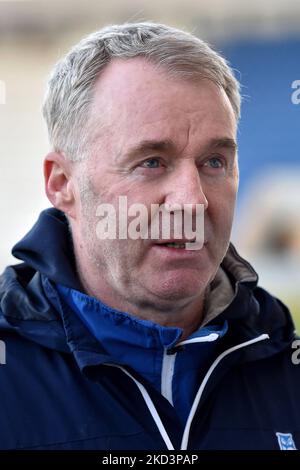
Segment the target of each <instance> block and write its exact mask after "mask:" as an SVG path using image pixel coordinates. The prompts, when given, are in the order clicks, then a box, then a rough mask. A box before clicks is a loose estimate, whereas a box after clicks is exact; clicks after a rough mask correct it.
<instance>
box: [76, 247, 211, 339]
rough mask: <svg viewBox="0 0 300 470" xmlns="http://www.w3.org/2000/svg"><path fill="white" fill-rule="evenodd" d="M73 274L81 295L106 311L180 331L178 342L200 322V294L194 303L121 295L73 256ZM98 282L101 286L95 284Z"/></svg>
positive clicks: (181, 300)
mask: <svg viewBox="0 0 300 470" xmlns="http://www.w3.org/2000/svg"><path fill="white" fill-rule="evenodd" d="M76 259H77V271H78V275H79V278H80V281H81V284H82V287H83V291H84V292H85V293H86V294H87V295H89V296H92V297H95V298H96V299H98V300H100V301H101V302H103V303H105V304H106V305H108V306H109V307H111V308H113V309H116V310H120V311H123V312H128V313H129V314H131V315H133V316H135V317H137V318H140V319H142V320H148V321H151V322H153V323H157V324H159V325H161V326H167V327H176V328H181V329H182V330H183V334H182V336H181V338H180V340H181V341H182V340H184V339H186V338H187V337H188V336H190V335H191V334H192V333H193V332H194V331H196V330H197V329H198V328H199V326H200V324H201V323H202V320H203V310H204V300H205V296H204V293H203V294H202V295H201V296H198V297H197V298H196V299H176V300H174V299H161V298H158V297H156V296H154V295H153V294H150V295H147V293H146V295H145V293H144V294H143V295H142V296H141V295H135V293H134V292H130V290H129V289H124V295H123V292H122V291H120V290H118V291H116V289H114V288H113V287H112V286H111V285H110V284H109V283H108V282H107V281H105V280H104V279H103V276H101V273H100V269H101V268H100V267H99V266H97V267H95V266H94V267H92V268H91V265H90V264H88V266H87V265H86V263H84V262H82V261H83V260H82V259H80V256H76ZM99 279H101V282H99Z"/></svg>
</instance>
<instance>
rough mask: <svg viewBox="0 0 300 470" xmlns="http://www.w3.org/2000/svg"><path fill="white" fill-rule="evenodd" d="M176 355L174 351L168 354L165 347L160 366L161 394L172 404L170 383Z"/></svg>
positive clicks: (171, 383)
mask: <svg viewBox="0 0 300 470" xmlns="http://www.w3.org/2000/svg"><path fill="white" fill-rule="evenodd" d="M176 356H177V353H176V352H175V353H173V354H170V353H169V354H168V350H167V348H165V350H164V355H163V361H162V367H161V394H162V396H163V397H165V398H166V399H167V400H168V401H169V402H170V403H171V405H172V406H174V405H173V390H172V385H173V375H174V368H175V361H176Z"/></svg>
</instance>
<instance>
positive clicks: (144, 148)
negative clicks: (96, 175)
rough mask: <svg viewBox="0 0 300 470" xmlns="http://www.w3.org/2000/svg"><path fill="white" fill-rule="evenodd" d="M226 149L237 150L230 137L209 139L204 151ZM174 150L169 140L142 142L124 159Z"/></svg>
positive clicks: (127, 153)
mask: <svg viewBox="0 0 300 470" xmlns="http://www.w3.org/2000/svg"><path fill="white" fill-rule="evenodd" d="M220 147H222V148H228V149H231V150H234V151H236V150H237V143H236V141H235V140H234V139H232V138H230V137H221V138H214V139H211V140H210V141H209V142H208V143H207V145H206V146H205V148H206V150H207V149H210V148H220ZM175 148H176V146H175V144H174V143H173V141H172V140H170V139H164V140H147V139H146V140H142V141H141V142H139V143H138V144H137V145H135V146H133V147H131V148H130V149H129V150H128V151H127V152H126V154H125V155H124V157H125V158H126V159H129V158H134V157H136V156H137V155H140V154H145V153H147V152H150V151H151V152H153V151H156V152H157V151H159V152H167V151H172V150H173V151H174V150H175Z"/></svg>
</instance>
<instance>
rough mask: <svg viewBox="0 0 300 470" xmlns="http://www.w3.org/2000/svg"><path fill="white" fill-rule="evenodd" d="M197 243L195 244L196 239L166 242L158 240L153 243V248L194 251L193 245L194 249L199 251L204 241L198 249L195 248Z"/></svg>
mask: <svg viewBox="0 0 300 470" xmlns="http://www.w3.org/2000/svg"><path fill="white" fill-rule="evenodd" d="M198 243H199V242H197V240H196V239H194V240H166V241H162V240H160V241H158V242H157V243H155V246H158V247H160V248H170V249H173V250H186V251H194V250H193V245H194V247H195V248H194V249H200V248H202V247H203V246H204V245H205V244H206V241H204V243H203V244H202V245H201V247H199V248H197V245H198ZM187 244H188V246H187Z"/></svg>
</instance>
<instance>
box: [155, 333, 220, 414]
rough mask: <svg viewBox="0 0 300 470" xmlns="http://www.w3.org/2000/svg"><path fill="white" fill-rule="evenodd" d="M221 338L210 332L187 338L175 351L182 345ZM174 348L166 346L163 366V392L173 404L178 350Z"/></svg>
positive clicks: (208, 341)
mask: <svg viewBox="0 0 300 470" xmlns="http://www.w3.org/2000/svg"><path fill="white" fill-rule="evenodd" d="M218 338H219V335H218V334H217V333H210V334H209V335H206V336H200V337H197V338H191V339H187V340H185V341H181V342H180V343H178V344H177V345H176V346H175V348H174V351H176V350H178V349H180V347H181V346H184V345H186V344H192V343H210V342H212V341H216V340H217V339H218ZM171 351H172V350H170V349H167V348H165V350H164V354H163V361H162V368H161V394H162V396H164V397H165V398H166V399H167V400H168V401H169V402H170V403H171V405H172V406H174V404H173V375H174V369H175V361H176V356H177V352H174V353H172V352H171Z"/></svg>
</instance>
